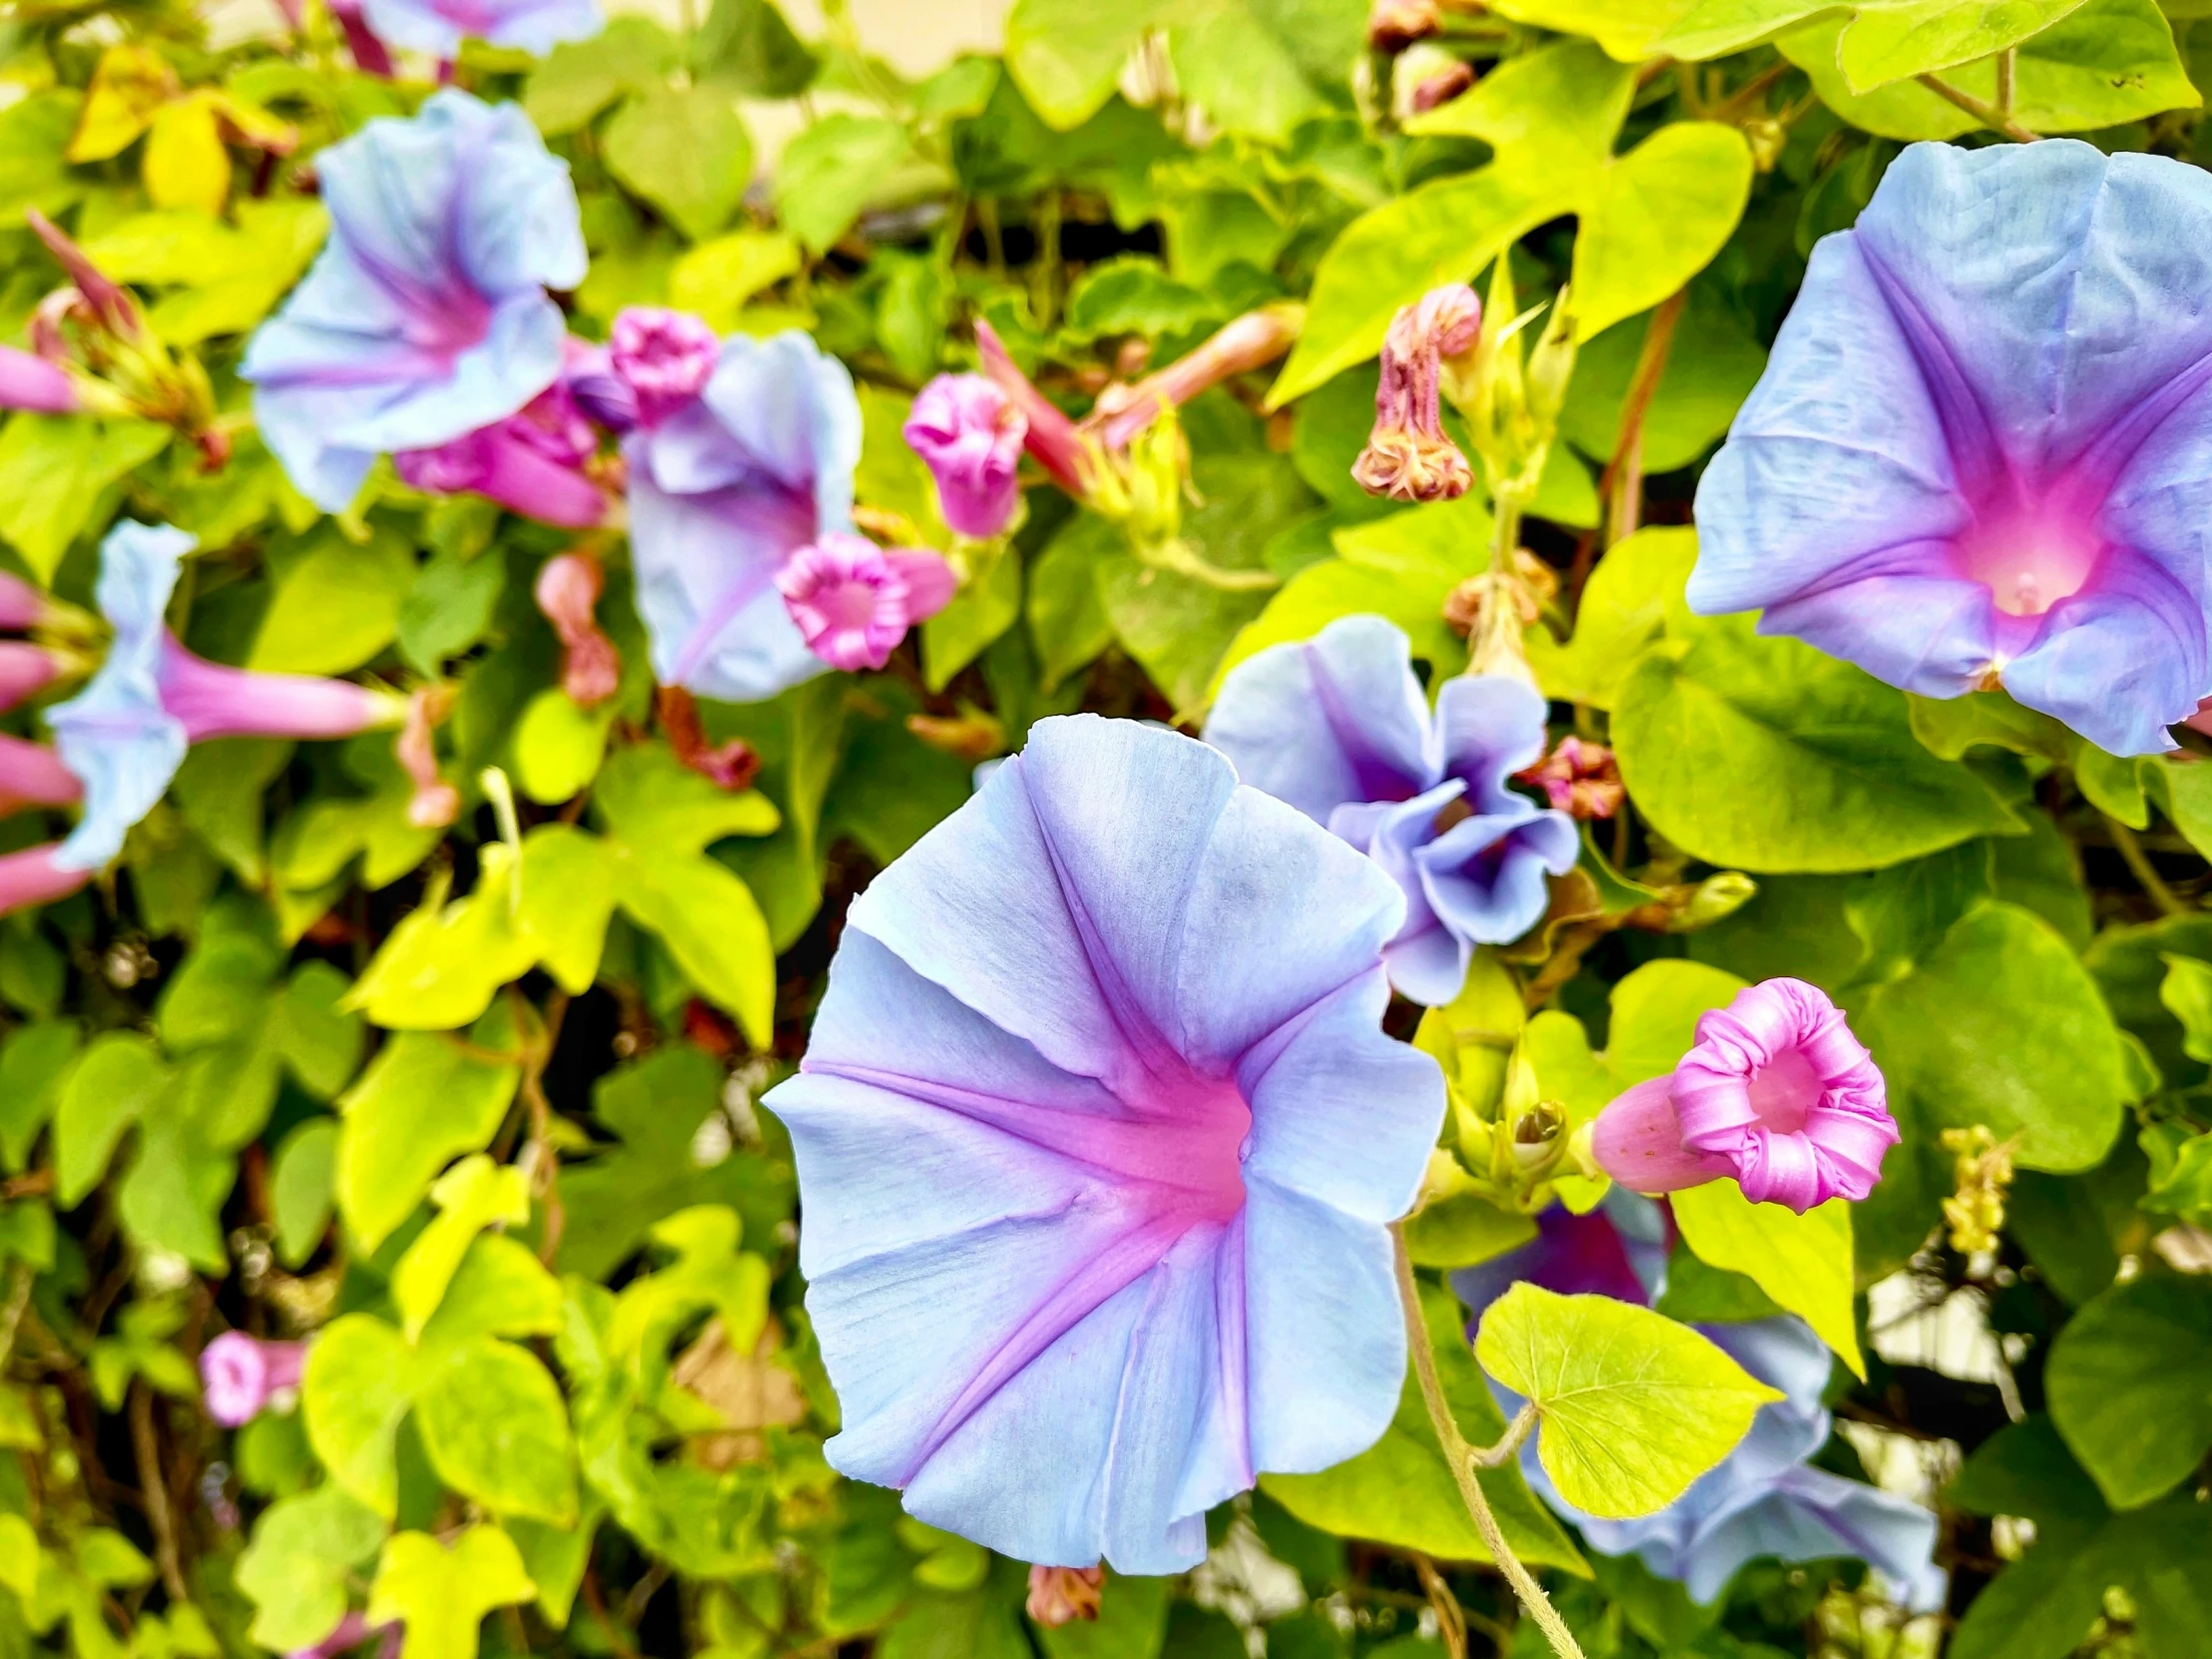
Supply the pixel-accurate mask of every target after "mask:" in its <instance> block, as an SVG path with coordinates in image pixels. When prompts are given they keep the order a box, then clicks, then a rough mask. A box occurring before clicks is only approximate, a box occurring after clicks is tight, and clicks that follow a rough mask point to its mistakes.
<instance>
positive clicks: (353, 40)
mask: <svg viewBox="0 0 2212 1659" xmlns="http://www.w3.org/2000/svg"><path fill="white" fill-rule="evenodd" d="M330 15H331V16H332V17H333V18H335V19H336V20H337V25H338V27H339V28H340V29H342V30H344V31H345V45H346V49H347V50H348V51H350V52H351V53H352V54H353V62H354V63H355V64H356V65H357V66H358V67H359V68H360V69H361V70H362V71H363V72H364V73H366V74H370V75H380V76H382V77H383V78H384V79H385V80H387V81H388V80H390V79H391V78H392V76H393V74H394V68H393V65H392V61H391V53H390V52H389V51H388V50H386V49H385V46H384V43H383V42H382V41H380V40H378V39H377V38H376V34H375V31H374V30H372V29H370V28H369V26H368V18H367V15H366V8H365V7H363V5H362V4H361V0H331V6H330Z"/></svg>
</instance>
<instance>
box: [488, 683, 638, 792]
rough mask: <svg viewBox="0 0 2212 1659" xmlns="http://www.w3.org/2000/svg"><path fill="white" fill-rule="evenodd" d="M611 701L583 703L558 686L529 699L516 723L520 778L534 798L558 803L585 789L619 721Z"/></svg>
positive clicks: (516, 779)
mask: <svg viewBox="0 0 2212 1659" xmlns="http://www.w3.org/2000/svg"><path fill="white" fill-rule="evenodd" d="M614 718H615V710H614V705H613V704H611V703H603V704H601V705H600V706H599V707H598V708H597V709H586V708H582V707H580V706H579V705H578V704H577V703H576V701H575V699H573V698H571V697H570V696H569V695H568V693H567V692H565V691H563V690H562V689H561V688H560V687H559V686H548V687H546V688H545V689H544V690H543V691H541V692H539V693H538V695H537V696H535V697H533V698H532V699H530V701H529V704H528V705H527V706H526V707H525V708H524V709H523V711H522V718H521V719H520V720H519V721H517V722H516V723H515V730H514V740H513V741H514V757H515V782H516V783H517V784H518V785H519V786H521V789H522V793H523V794H524V795H525V796H527V797H528V798H529V799H530V800H532V801H535V802H538V803H540V804H541V805H544V806H548V807H551V806H558V805H559V804H560V803H561V802H564V801H568V800H571V799H573V798H574V797H575V796H577V795H579V794H580V793H582V791H583V789H584V787H585V786H586V785H588V784H589V783H590V782H591V781H592V779H593V778H594V777H595V776H596V775H597V774H598V771H599V761H600V757H601V756H603V755H604V754H605V753H606V751H607V732H608V729H609V728H610V727H612V726H613V725H614Z"/></svg>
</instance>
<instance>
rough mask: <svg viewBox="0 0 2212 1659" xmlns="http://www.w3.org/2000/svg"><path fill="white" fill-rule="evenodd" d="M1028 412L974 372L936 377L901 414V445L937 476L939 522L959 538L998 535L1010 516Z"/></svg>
mask: <svg viewBox="0 0 2212 1659" xmlns="http://www.w3.org/2000/svg"><path fill="white" fill-rule="evenodd" d="M1028 435H1029V417H1028V416H1027V415H1025V414H1023V413H1022V412H1021V410H1020V409H1018V408H1016V407H1015V406H1014V402H1013V399H1012V398H1010V397H1008V396H1007V395H1006V393H1005V392H1004V391H1002V390H1001V389H999V387H997V386H996V385H994V384H992V383H991V382H990V381H989V380H986V379H984V378H983V376H982V375H980V374H940V375H938V376H937V377H936V378H935V379H934V380H931V381H930V382H929V383H928V384H927V385H926V386H923V387H922V388H921V395H920V396H918V397H916V398H915V399H914V407H913V412H912V413H911V414H909V415H908V416H907V417H906V425H905V428H904V436H905V439H906V443H907V446H908V447H909V448H911V449H912V450H913V452H914V453H915V454H917V455H919V456H920V457H921V458H922V460H923V461H924V462H926V463H927V465H928V467H929V473H930V476H931V477H933V478H935V479H936V481H937V503H938V505H939V506H940V507H941V508H943V510H944V521H945V523H947V524H949V525H951V526H952V528H953V529H955V530H957V531H958V532H959V533H960V534H961V535H963V536H974V537H977V538H978V539H987V538H989V537H991V536H996V535H1000V534H1002V533H1003V532H1004V531H1005V528H1006V526H1007V524H1008V523H1009V522H1010V521H1011V520H1012V519H1013V516H1014V505H1015V503H1016V502H1017V501H1018V500H1019V499H1020V494H1021V492H1020V489H1019V488H1018V486H1017V485H1016V484H1015V482H1014V471H1015V468H1016V467H1018V466H1019V465H1020V463H1021V446H1022V441H1023V440H1024V439H1025V438H1026V437H1027V436H1028Z"/></svg>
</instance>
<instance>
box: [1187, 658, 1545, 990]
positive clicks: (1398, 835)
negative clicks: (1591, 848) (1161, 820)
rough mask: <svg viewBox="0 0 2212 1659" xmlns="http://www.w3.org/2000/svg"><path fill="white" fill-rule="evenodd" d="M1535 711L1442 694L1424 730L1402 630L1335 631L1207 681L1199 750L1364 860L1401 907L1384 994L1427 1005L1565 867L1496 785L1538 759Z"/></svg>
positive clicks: (1536, 910) (1506, 931) (1523, 915)
mask: <svg viewBox="0 0 2212 1659" xmlns="http://www.w3.org/2000/svg"><path fill="white" fill-rule="evenodd" d="M1544 712H1545V710H1544V700H1543V698H1542V697H1541V696H1539V695H1538V694H1537V693H1536V692H1535V691H1534V690H1533V689H1532V688H1530V687H1528V686H1525V685H1523V684H1521V683H1520V682H1519V681H1517V680H1512V679H1508V678H1506V677H1504V676H1502V675H1494V674H1484V675H1462V676H1460V677H1458V678H1456V679H1452V680H1447V681H1446V682H1444V687H1443V690H1442V691H1441V692H1439V693H1438V694H1437V697H1436V712H1435V715H1434V717H1433V718H1431V717H1430V715H1429V712H1428V700H1427V699H1426V697H1425V696H1423V695H1422V692H1421V686H1420V681H1419V680H1418V679H1416V678H1415V677H1414V674H1413V663H1412V649H1411V646H1410V645H1409V644H1408V642H1407V640H1406V638H1405V634H1404V632H1403V630H1401V629H1399V628H1398V627H1396V626H1395V625H1394V624H1392V623H1389V622H1386V621H1384V620H1383V618H1381V617H1376V616H1352V617H1342V618H1340V619H1339V620H1337V621H1335V622H1333V623H1331V624H1330V625H1329V626H1328V627H1327V628H1325V629H1323V630H1322V631H1321V633H1319V634H1318V635H1316V636H1315V637H1314V638H1313V639H1311V640H1304V641H1296V642H1293V643H1290V644H1286V645H1276V646H1270V647H1269V648H1268V649H1267V650H1265V651H1262V652H1260V653H1259V654H1258V655H1256V656H1253V657H1250V658H1248V659H1246V660H1245V661H1244V662H1242V663H1239V664H1238V665H1237V666H1236V667H1235V668H1234V669H1232V670H1231V671H1230V673H1229V676H1228V678H1227V679H1225V680H1224V681H1223V682H1222V688H1221V696H1220V698H1219V700H1218V701H1216V703H1215V704H1214V710H1213V714H1212V716H1211V718H1210V719H1209V720H1208V721H1207V723H1206V741H1207V742H1208V743H1210V744H1212V745H1213V746H1214V747H1215V748H1216V749H1218V750H1220V751H1221V752H1222V753H1223V754H1224V755H1227V756H1228V757H1229V758H1230V760H1232V761H1234V762H1235V763H1236V765H1237V775H1238V776H1239V777H1240V778H1242V779H1243V780H1244V781H1245V782H1246V783H1248V784H1250V785H1252V786H1253V787H1254V788H1256V789H1261V790H1265V791H1266V792H1267V793H1268V794H1270V795H1272V796H1274V797H1276V798H1277V799H1278V800H1280V801H1287V802H1289V803H1290V804H1291V805H1292V806H1293V807H1296V808H1297V809H1298V810H1299V811H1300V812H1302V813H1304V814H1305V815H1306V816H1307V817H1308V818H1310V819H1312V820H1314V821H1315V822H1316V823H1317V824H1322V825H1326V826H1327V827H1328V828H1329V829H1330V830H1334V831H1335V832H1336V833H1337V834H1339V835H1341V836H1343V837H1344V838H1345V839H1346V840H1348V841H1350V842H1351V843H1352V844H1353V845H1354V846H1357V847H1358V848H1360V850H1361V851H1363V852H1365V853H1367V854H1368V855H1369V856H1371V857H1372V858H1374V859H1375V860H1376V862H1377V863H1379V864H1381V865H1382V866H1383V869H1384V870H1386V871H1388V873H1389V875H1390V877H1391V879H1392V880H1394V881H1396V882H1397V884H1398V886H1399V887H1400V888H1401V889H1403V891H1404V893H1405V921H1404V924H1403V926H1402V927H1400V928H1399V930H1398V932H1397V935H1396V936H1395V937H1394V938H1392V939H1391V940H1390V942H1389V944H1388V946H1387V947H1386V948H1385V949H1384V951H1383V957H1384V959H1385V960H1386V961H1387V962H1388V963H1389V968H1390V983H1391V984H1393V985H1395V986H1396V987H1397V989H1398V990H1399V991H1400V992H1401V993H1403V994H1404V995H1406V996H1408V997H1410V998H1412V999H1413V1000H1414V1001H1415V1002H1425V1003H1427V1004H1429V1005H1430V1006H1431V1007H1440V1006H1441V1005H1442V1004H1444V1003H1446V1002H1449V1001H1450V1000H1451V999H1452V998H1453V997H1455V996H1457V995H1458V994H1459V987H1460V986H1461V985H1462V984H1464V983H1465V982H1466V977H1467V962H1468V960H1469V959H1470V958H1471V957H1472V955H1473V954H1474V947H1475V946H1476V945H1478V944H1502V943H1504V942H1506V941H1507V940H1509V939H1516V938H1518V937H1520V935H1521V934H1523V933H1525V932H1527V931H1528V929H1529V928H1530V927H1532V926H1534V925H1535V923H1536V920H1537V918H1538V917H1540V916H1541V915H1542V914H1543V913H1544V908H1545V906H1546V905H1547V904H1548V903H1549V902H1550V891H1549V888H1548V887H1547V886H1546V885H1545V882H1544V874H1545V872H1546V871H1547V870H1548V871H1549V872H1550V873H1551V874H1553V875H1564V874H1565V873H1566V872H1567V871H1568V870H1569V869H1572V868H1573V867H1574V862H1575V859H1576V857H1577V856H1578V855H1579V853H1580V851H1581V842H1580V840H1579V839H1578V837H1577V835H1576V831H1575V828H1574V821H1573V820H1572V819H1570V818H1569V817H1567V815H1566V814H1564V813H1560V812H1553V811H1550V810H1547V809H1545V808H1541V807H1538V806H1537V805H1536V804H1535V803H1534V802H1532V801H1530V800H1528V799H1527V798H1526V797H1525V796H1521V795H1517V794H1515V793H1514V792H1513V791H1512V790H1509V789H1507V788H1506V787H1505V781H1506V780H1507V779H1508V778H1510V777H1511V776H1512V775H1513V774H1514V773H1516V772H1519V771H1521V770H1523V769H1524V768H1526V767H1529V766H1532V765H1534V764H1535V762H1536V761H1537V759H1538V758H1539V757H1540V756H1541V755H1542V754H1543V752H1544Z"/></svg>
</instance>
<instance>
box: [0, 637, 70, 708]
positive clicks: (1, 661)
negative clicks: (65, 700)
mask: <svg viewBox="0 0 2212 1659" xmlns="http://www.w3.org/2000/svg"><path fill="white" fill-rule="evenodd" d="M64 666H65V664H64V663H63V661H62V659H61V658H60V657H57V656H56V655H55V654H54V653H53V652H51V651H49V650H47V649H46V647H44V646H43V645H32V644H31V643H30V642H29V641H27V640H0V709H12V708H14V707H15V706H16V705H17V704H18V703H20V702H22V701H23V700H24V699H25V698H27V697H35V696H36V695H37V694H38V693H39V692H41V691H43V690H45V689H46V688H47V687H48V686H50V685H52V684H53V683H54V682H55V681H56V680H58V679H60V678H61V673H62V669H63V668H64Z"/></svg>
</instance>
